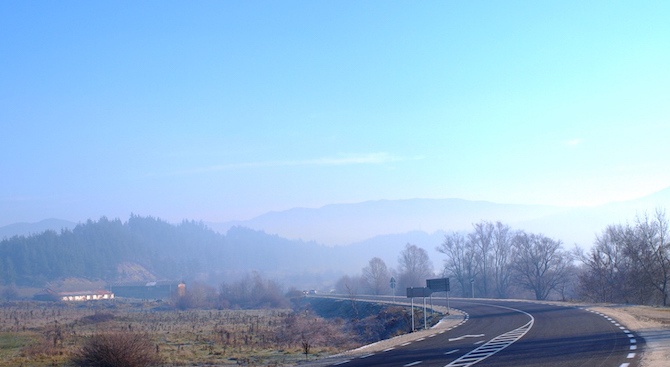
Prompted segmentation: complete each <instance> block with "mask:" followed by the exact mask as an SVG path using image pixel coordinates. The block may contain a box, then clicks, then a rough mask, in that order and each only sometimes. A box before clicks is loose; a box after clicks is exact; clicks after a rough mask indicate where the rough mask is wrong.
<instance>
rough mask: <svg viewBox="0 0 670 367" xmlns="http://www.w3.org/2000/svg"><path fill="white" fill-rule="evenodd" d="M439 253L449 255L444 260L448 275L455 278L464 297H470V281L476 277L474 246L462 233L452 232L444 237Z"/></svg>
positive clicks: (438, 249)
mask: <svg viewBox="0 0 670 367" xmlns="http://www.w3.org/2000/svg"><path fill="white" fill-rule="evenodd" d="M437 251H439V252H441V253H443V254H445V255H447V258H446V259H445V260H444V271H445V274H446V275H450V276H453V277H454V278H455V279H456V282H457V283H458V285H459V286H460V288H461V290H462V292H463V297H467V296H468V291H469V289H470V280H471V279H474V277H475V276H476V274H477V273H476V265H475V264H476V262H475V256H474V252H475V249H474V246H473V245H472V243H471V242H470V241H468V239H467V238H466V237H465V236H464V235H463V234H461V233H458V232H452V233H449V234H447V235H445V237H444V242H442V244H441V245H440V246H439V247H438V248H437Z"/></svg>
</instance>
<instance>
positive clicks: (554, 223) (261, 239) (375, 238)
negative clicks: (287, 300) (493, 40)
mask: <svg viewBox="0 0 670 367" xmlns="http://www.w3.org/2000/svg"><path fill="white" fill-rule="evenodd" d="M657 208H659V209H666V208H670V188H669V189H666V190H663V191H660V192H657V193H655V194H653V195H649V196H647V197H644V198H640V199H637V200H631V201H624V202H618V203H611V204H606V205H601V206H597V207H579V208H565V207H551V206H533V205H530V206H529V205H510V204H496V203H490V202H484V201H467V200H460V199H413V200H380V201H368V202H362V203H355V204H333V205H327V206H324V207H322V208H316V209H309V208H295V209H290V210H286V211H280V212H271V213H267V214H264V215H261V216H259V217H256V218H253V219H251V220H249V221H237V222H235V223H232V222H229V223H203V222H199V223H197V222H183V223H182V224H179V225H173V224H170V223H167V222H164V221H162V220H160V219H154V218H150V217H149V218H141V217H137V216H131V219H130V220H129V221H130V222H131V224H132V226H131V228H130V229H128V230H126V229H124V228H123V227H124V224H122V223H120V222H118V220H115V221H111V222H109V221H107V222H109V223H111V224H113V225H112V226H111V227H110V228H116V229H115V231H112V232H110V233H112V234H113V236H109V237H110V238H114V236H116V237H117V238H130V239H132V242H131V243H133V244H135V245H134V246H136V248H133V250H132V251H130V248H128V247H127V246H128V243H127V241H126V242H123V241H116V242H119V243H118V244H117V243H116V242H115V240H109V241H108V240H103V239H102V238H103V237H100V239H99V240H97V241H98V244H99V245H100V246H102V245H104V244H106V243H107V244H108V245H109V246H110V248H108V249H107V250H110V249H112V250H113V249H114V248H115V246H117V245H118V246H122V249H123V251H122V252H120V253H119V254H118V256H117V257H118V260H119V263H122V262H131V263H132V262H135V263H138V264H141V265H143V266H144V265H146V266H147V269H150V270H151V271H153V272H155V273H156V276H157V277H159V278H160V277H175V276H186V277H191V278H195V277H203V276H204V278H203V279H209V280H212V279H213V278H211V277H229V276H235V275H237V274H240V275H242V274H245V273H247V272H249V271H253V270H256V271H260V272H263V273H265V274H268V275H271V276H273V277H276V278H278V279H279V278H281V279H294V280H297V279H302V280H304V279H310V280H309V281H310V282H315V283H318V282H321V281H323V280H324V279H326V280H332V279H333V278H334V277H336V276H339V275H341V274H344V273H347V274H354V273H358V272H360V270H361V269H362V268H363V267H364V266H366V265H367V262H368V261H369V260H370V259H371V258H372V257H380V258H382V259H383V260H384V261H385V262H386V263H387V265H388V266H389V267H396V266H397V259H398V255H399V254H400V252H401V251H402V248H403V246H404V245H405V244H407V243H412V244H415V245H417V246H419V247H421V248H424V249H425V250H426V251H427V252H428V254H429V256H430V257H431V260H432V262H433V265H434V266H435V270H436V271H439V269H440V268H441V266H442V263H441V262H442V259H443V257H444V255H442V254H440V253H439V252H437V251H436V247H437V246H439V245H440V244H441V243H442V241H443V239H444V235H445V234H446V233H447V232H451V231H470V230H471V229H472V224H474V223H477V222H480V221H482V220H487V221H501V222H503V223H504V224H507V225H510V226H511V227H512V228H513V229H519V230H525V231H528V232H534V233H543V234H545V235H547V236H550V237H552V238H555V239H558V240H561V241H562V242H563V243H564V244H565V245H566V247H572V245H573V244H574V243H577V244H579V245H580V246H582V247H584V248H588V247H590V246H591V245H592V243H593V241H594V240H595V238H596V236H597V235H598V234H600V233H601V232H602V231H603V230H604V229H605V227H606V226H607V225H612V224H619V223H626V222H633V221H634V220H635V218H636V216H638V215H644V213H648V214H652V213H653V211H654V210H655V209H657ZM109 223H108V225H110V224H109ZM94 224H96V222H92V221H90V220H89V221H88V222H87V223H80V224H78V225H74V223H71V222H67V221H60V220H45V221H41V222H38V223H34V224H33V225H31V224H27V223H18V224H15V225H9V226H5V227H0V233H2V234H4V240H3V241H2V242H3V243H5V245H6V244H7V243H9V242H11V241H10V240H11V239H12V238H11V237H13V236H15V235H18V236H26V235H25V234H22V233H29V234H32V235H28V237H27V238H28V239H30V238H32V237H34V236H35V234H36V233H40V231H47V230H51V231H52V232H51V233H50V234H49V235H48V236H43V237H44V238H43V240H44V241H46V242H45V243H49V242H48V241H50V238H55V237H59V236H61V235H62V234H63V233H65V234H66V236H65V237H64V238H67V237H68V236H71V235H72V234H77V233H79V232H81V231H85V230H86V231H88V230H91V231H92V232H91V233H93V234H95V233H97V232H96V231H97V229H96V228H94V227H100V226H102V224H103V223H97V225H96V226H94ZM233 224H234V225H233ZM68 225H69V226H73V227H74V228H72V229H67V227H66V226H68ZM45 228H46V229H45ZM77 228H79V229H77ZM61 229H65V231H61ZM108 230H109V228H108ZM18 231H21V232H18ZM126 231H130V232H129V233H130V234H128V233H126ZM217 232H218V233H217ZM127 236H130V237H127ZM19 238H20V237H19ZM82 238H83V237H82ZM21 241H23V240H21ZM60 241H61V242H62V241H63V238H60ZM88 241H90V240H86V241H84V242H82V241H79V242H77V244H76V246H82V245H83V244H85V243H90V242H88ZM106 241H108V242H106ZM124 241H125V240H124ZM22 243H25V246H28V248H29V247H30V246H32V245H31V242H30V241H27V242H26V241H23V242H22ZM35 243H39V241H36V242H35ZM56 243H57V245H58V246H60V247H61V248H62V250H60V251H65V252H68V251H69V252H71V251H73V250H72V249H71V248H69V247H68V246H65V244H64V243H60V242H56ZM322 243H325V244H328V245H331V246H327V245H323V244H322ZM334 244H346V246H332V245H334ZM22 246H23V245H22ZM146 246H149V247H146ZM10 248H11V247H9V246H5V248H4V250H3V251H5V253H7V251H9V249H10ZM100 248H102V249H105V248H104V247H100ZM45 251H46V253H51V252H49V251H54V250H51V249H49V248H48V247H45ZM74 251H75V252H74V253H73V254H78V252H76V250H74ZM57 253H58V252H56V253H53V254H52V255H50V256H52V257H54V258H57V257H58V256H57ZM140 255H141V256H140ZM61 257H62V256H61ZM134 257H137V258H134ZM47 258H48V257H47ZM71 258H72V256H71ZM20 259H22V257H16V258H14V259H13V260H12V264H11V266H12V267H14V268H16V267H18V266H19V264H20V263H19V260H20ZM0 260H3V259H0ZM3 261H5V262H7V258H6V259H4V260H3ZM39 261H41V262H44V261H45V257H44V256H42V257H40V258H39ZM87 261H91V259H87ZM44 264H45V265H44V267H45V268H46V267H49V266H50V265H49V264H48V263H44ZM5 265H7V264H5ZM74 265H76V266H72V265H71V264H67V266H68V267H70V266H72V269H80V272H81V273H82V274H84V273H83V272H82V270H81V269H84V268H85V267H82V265H77V264H74ZM64 266H65V265H64V264H63V265H60V267H57V268H52V274H56V273H57V274H60V275H59V276H77V274H70V273H71V272H70V273H68V272H67V271H63V270H62V269H64ZM109 268H110V269H108V270H109V271H108V272H107V274H109V273H111V272H112V271H113V272H116V271H117V270H116V267H115V266H114V267H111V266H110V267H109ZM33 271H34V270H33ZM57 271H58V272H57ZM61 273H62V274H61ZM208 274H209V275H208ZM19 275H20V274H18V273H17V274H16V279H17V280H18V279H19V277H18V276H19ZM96 276H102V274H100V275H96ZM40 277H41V278H40V279H47V275H40ZM208 277H209V278H208ZM24 280H25V281H29V280H30V278H26V279H24ZM302 280H301V281H302ZM294 284H298V283H297V282H296V283H294Z"/></svg>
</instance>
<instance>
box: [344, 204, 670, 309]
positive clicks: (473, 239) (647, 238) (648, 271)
mask: <svg viewBox="0 0 670 367" xmlns="http://www.w3.org/2000/svg"><path fill="white" fill-rule="evenodd" d="M669 238H670V237H669V232H668V220H667V218H666V215H665V212H664V211H662V210H656V212H655V214H654V215H651V216H649V215H644V216H641V217H638V218H636V220H635V221H634V223H632V224H619V225H610V226H608V227H607V228H605V229H604V230H603V232H602V234H600V235H598V236H597V237H596V239H595V241H594V244H593V246H592V247H591V248H590V249H589V250H588V251H585V250H584V249H581V248H580V247H578V246H575V247H574V248H572V249H566V248H565V247H564V246H563V243H562V242H561V241H560V240H558V239H554V238H550V237H548V236H545V235H543V234H539V233H529V232H526V231H523V230H514V229H512V228H511V227H510V226H509V225H506V224H503V223H501V222H489V221H481V222H479V223H474V224H473V225H472V230H470V231H469V232H450V233H448V234H447V235H445V238H444V241H443V242H442V243H441V244H440V245H439V246H438V247H437V251H439V252H440V253H442V254H443V255H444V258H443V261H444V262H443V266H442V268H441V270H440V271H438V272H434V271H433V267H432V264H431V263H430V260H429V259H428V255H427V253H426V251H425V250H424V249H422V248H420V247H418V246H416V245H413V244H407V245H406V246H405V249H404V250H403V251H402V252H401V254H400V255H399V257H398V267H397V270H396V269H392V268H389V267H388V266H387V265H386V263H385V262H384V261H383V260H381V259H380V258H378V257H374V258H372V259H371V260H370V261H369V263H368V265H367V266H366V267H364V268H363V269H362V270H361V274H360V275H357V276H349V275H347V276H343V277H342V278H340V279H339V281H338V282H337V284H336V286H335V290H336V291H337V292H339V293H344V294H346V293H349V294H352V293H367V294H375V295H389V294H391V293H392V289H391V288H390V284H389V281H390V279H391V278H392V277H393V278H394V279H396V280H397V287H396V289H395V294H396V295H399V296H405V292H406V291H405V289H406V288H407V287H422V286H425V279H428V278H431V277H449V278H450V281H451V282H450V283H451V291H452V294H455V295H457V296H461V297H487V298H534V299H538V300H545V299H548V298H552V299H560V300H586V301H595V302H614V303H635V304H649V305H664V306H666V305H667V303H668V292H669V291H670V289H669V286H670V284H669V280H670V242H669Z"/></svg>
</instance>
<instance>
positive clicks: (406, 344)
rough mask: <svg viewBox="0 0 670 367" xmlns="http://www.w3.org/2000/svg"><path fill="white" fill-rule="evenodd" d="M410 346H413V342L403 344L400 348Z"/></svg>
mask: <svg viewBox="0 0 670 367" xmlns="http://www.w3.org/2000/svg"><path fill="white" fill-rule="evenodd" d="M410 344H412V342H407V343H403V344H400V346H401V347H406V346H408V345H410Z"/></svg>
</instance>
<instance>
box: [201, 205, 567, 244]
mask: <svg viewBox="0 0 670 367" xmlns="http://www.w3.org/2000/svg"><path fill="white" fill-rule="evenodd" d="M564 210H565V208H560V207H551V206H540V205H514V204H496V203H491V202H486V201H468V200H462V199H408V200H378V201H366V202H361V203H354V204H332V205H326V206H324V207H321V208H314V209H312V208H294V209H289V210H286V211H280V212H270V213H267V214H263V215H260V216H258V217H256V218H253V219H250V220H247V221H235V222H228V223H207V225H208V226H209V227H210V228H212V229H214V230H216V231H218V232H220V233H225V231H227V230H228V228H230V227H232V226H234V225H239V226H244V227H248V228H252V229H257V230H262V231H265V232H267V233H272V234H278V235H280V236H282V237H285V238H291V239H303V240H314V241H317V242H319V243H323V244H326V245H348V244H352V243H356V242H360V241H364V240H366V239H369V238H373V237H376V236H378V235H386V234H402V233H408V232H413V231H423V232H426V233H434V232H436V231H441V230H444V231H460V230H469V229H470V228H471V227H472V223H476V222H479V221H481V220H489V221H496V220H501V221H504V222H507V223H510V222H519V221H525V220H532V219H535V218H539V217H543V216H548V215H551V214H556V213H559V212H561V211H564Z"/></svg>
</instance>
